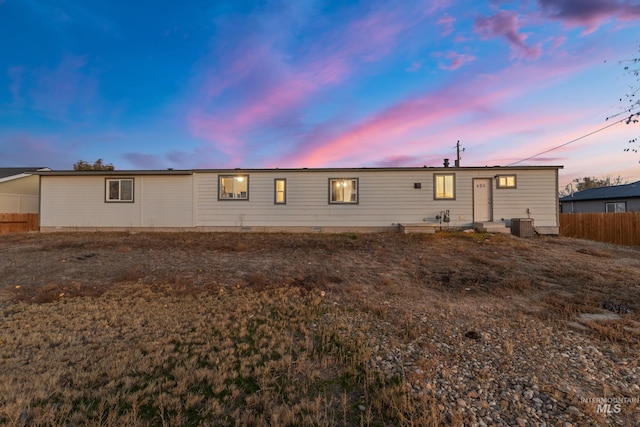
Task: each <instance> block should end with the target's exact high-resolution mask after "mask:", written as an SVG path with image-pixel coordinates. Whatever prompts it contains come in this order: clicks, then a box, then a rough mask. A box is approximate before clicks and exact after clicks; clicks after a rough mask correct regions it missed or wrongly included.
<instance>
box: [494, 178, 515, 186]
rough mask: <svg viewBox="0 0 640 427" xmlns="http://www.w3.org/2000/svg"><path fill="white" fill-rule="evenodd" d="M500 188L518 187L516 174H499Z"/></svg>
mask: <svg viewBox="0 0 640 427" xmlns="http://www.w3.org/2000/svg"><path fill="white" fill-rule="evenodd" d="M498 188H516V176H515V175H498Z"/></svg>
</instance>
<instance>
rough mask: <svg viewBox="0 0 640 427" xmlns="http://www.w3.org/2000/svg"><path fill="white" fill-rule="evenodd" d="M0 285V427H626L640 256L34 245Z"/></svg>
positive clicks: (455, 246) (80, 239) (146, 238)
mask: <svg viewBox="0 0 640 427" xmlns="http://www.w3.org/2000/svg"><path fill="white" fill-rule="evenodd" d="M0 274H1V276H0V308H1V310H2V312H1V315H0V316H1V317H0V318H1V319H2V322H1V324H0V369H1V370H2V372H3V375H2V376H0V424H3V425H86V424H93V425H124V424H127V425H353V424H356V425H357V424H360V425H441V424H450V425H463V424H466V425H480V426H481V425H541V424H542V423H544V424H546V425H563V424H564V425H568V424H566V423H570V424H571V423H572V424H573V425H609V424H611V425H640V412H639V411H640V403H639V401H638V400H639V399H640V387H639V386H638V384H639V382H640V365H639V363H638V362H639V354H640V351H639V349H640V346H639V340H640V314H639V313H640V250H639V248H637V247H635V248H634V247H623V246H616V245H611V244H603V243H597V242H591V241H586V240H578V239H570V238H561V237H542V236H539V237H535V238H527V239H522V238H517V237H514V236H510V235H489V234H467V233H437V234H435V235H412V234H409V235H403V234H394V233H380V234H327V235H324V234H249V233H247V234H244V233H54V234H38V233H35V234H12V235H4V236H0ZM605 306H606V308H605ZM602 398H605V403H607V401H606V399H607V398H608V399H611V398H616V399H618V400H615V401H612V400H609V401H608V403H609V404H610V405H611V406H609V407H603V406H601V405H600V403H602ZM616 404H617V405H619V406H615V405H616Z"/></svg>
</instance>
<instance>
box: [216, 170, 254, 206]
mask: <svg viewBox="0 0 640 427" xmlns="http://www.w3.org/2000/svg"><path fill="white" fill-rule="evenodd" d="M218 200H249V175H220V176H219V178H218Z"/></svg>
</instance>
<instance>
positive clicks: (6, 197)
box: [0, 194, 38, 213]
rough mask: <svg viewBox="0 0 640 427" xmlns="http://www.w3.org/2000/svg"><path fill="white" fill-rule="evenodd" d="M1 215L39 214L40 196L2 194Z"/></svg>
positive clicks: (0, 201)
mask: <svg viewBox="0 0 640 427" xmlns="http://www.w3.org/2000/svg"><path fill="white" fill-rule="evenodd" d="M0 213H38V196H28V195H27V196H25V195H23V194H0Z"/></svg>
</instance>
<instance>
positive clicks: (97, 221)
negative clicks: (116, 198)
mask: <svg viewBox="0 0 640 427" xmlns="http://www.w3.org/2000/svg"><path fill="white" fill-rule="evenodd" d="M117 177H119V178H133V179H134V201H133V203H126V202H123V203H107V202H105V178H106V177H105V176H104V175H98V176H87V175H78V176H43V177H42V188H41V192H42V195H41V212H40V226H41V227H78V228H82V227H89V228H91V227H119V228H120V227H123V228H133V227H191V226H193V221H192V206H193V205H192V193H193V188H192V176H148V175H144V176H135V175H126V174H123V175H122V176H117ZM117 177H116V176H109V178H117Z"/></svg>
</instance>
